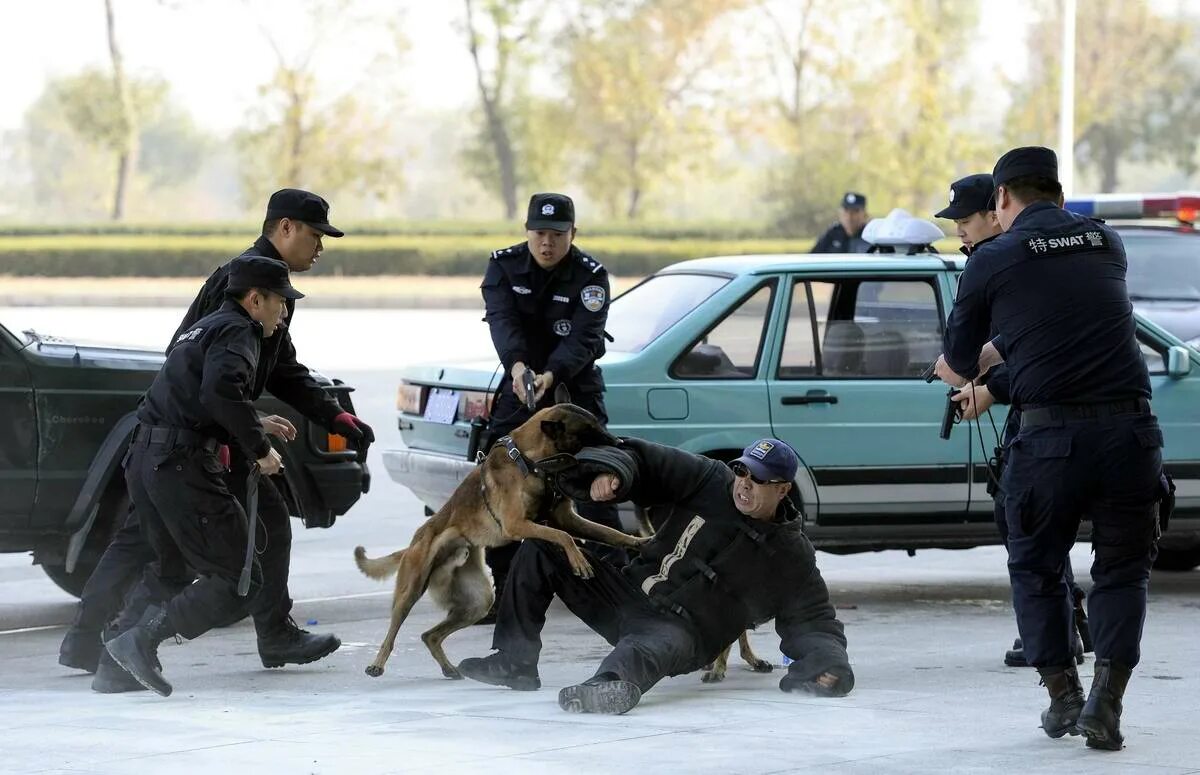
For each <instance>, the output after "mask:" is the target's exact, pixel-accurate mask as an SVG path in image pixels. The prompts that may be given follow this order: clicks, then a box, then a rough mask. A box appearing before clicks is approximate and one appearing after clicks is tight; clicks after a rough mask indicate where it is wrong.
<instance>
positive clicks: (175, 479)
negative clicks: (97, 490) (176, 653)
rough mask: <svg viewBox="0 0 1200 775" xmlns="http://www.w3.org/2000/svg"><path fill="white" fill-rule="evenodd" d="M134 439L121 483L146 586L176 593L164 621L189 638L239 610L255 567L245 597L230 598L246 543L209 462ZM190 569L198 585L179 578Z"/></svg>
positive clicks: (208, 456) (199, 453) (241, 521)
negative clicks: (144, 553)
mask: <svg viewBox="0 0 1200 775" xmlns="http://www.w3.org/2000/svg"><path fill="white" fill-rule="evenodd" d="M148 437H149V435H148V434H147V435H145V436H143V437H142V438H141V439H135V441H134V442H133V444H132V446H131V448H130V453H129V457H128V459H127V461H126V467H125V482H126V484H127V485H128V487H129V495H130V498H131V499H132V501H133V505H134V509H135V510H136V511H137V514H138V519H139V523H140V525H141V531H142V535H143V536H144V537H145V539H146V542H147V543H148V544H149V545H150V546H151V548H153V550H154V554H155V558H156V559H155V560H154V561H153V562H151V563H150V565H149V566H148V567H147V569H146V582H145V584H146V586H148V587H153V586H155V585H156V584H157V585H159V586H160V587H161V588H164V589H177V590H179V591H178V592H177V593H176V594H175V595H174V596H172V597H171V598H170V599H169V600H167V601H166V602H165V608H166V612H167V619H168V620H169V621H170V623H171V624H172V625H173V627H174V628H175V630H176V632H178V633H179V634H180V635H182V636H183V637H185V638H196V637H198V636H200V635H202V634H204V633H205V632H207V631H208V630H210V629H212V628H213V627H216V626H218V625H220V624H222V623H224V622H226V621H228V620H229V619H230V618H231V617H233V616H234V615H236V614H237V613H238V612H239V611H241V610H244V608H245V605H246V600H249V599H253V598H254V597H255V596H256V595H257V594H258V592H259V590H260V589H261V588H262V568H261V567H260V566H259V564H258V561H257V560H256V559H255V560H252V565H251V578H250V588H249V592H248V594H247V595H246V597H245V598H243V597H241V596H239V595H238V593H237V586H238V579H239V577H240V575H241V572H242V567H243V565H244V561H245V552H246V544H247V542H248V541H250V535H249V532H248V531H247V521H246V512H245V511H244V510H243V509H242V505H241V504H240V503H238V500H237V498H235V497H234V496H233V494H232V493H230V491H229V488H228V487H226V485H225V480H224V476H223V474H224V467H223V466H222V465H221V464H220V462H219V461H218V460H217V458H216V455H215V454H214V453H213V452H212V451H210V450H207V449H203V448H199V447H193V446H168V445H165V444H155V443H153V442H150V443H147V442H146V441H144V439H147V438H148ZM186 569H191V570H194V571H195V573H196V574H197V576H198V578H197V579H196V581H194V582H192V583H189V580H190V579H189V577H188V576H186V575H180V574H181V573H186V572H187V571H186Z"/></svg>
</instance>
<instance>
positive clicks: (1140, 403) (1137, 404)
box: [1021, 398, 1150, 428]
mask: <svg viewBox="0 0 1200 775" xmlns="http://www.w3.org/2000/svg"><path fill="white" fill-rule="evenodd" d="M1126 414H1129V415H1139V414H1150V402H1149V401H1147V400H1146V399H1144V398H1130V399H1127V400H1125V401H1110V402H1108V403H1103V404H1058V405H1056V406H1038V407H1034V408H1031V409H1022V410H1021V427H1022V428H1031V427H1036V426H1038V425H1062V424H1064V423H1068V422H1079V421H1083V420H1104V419H1107V418H1109V417H1119V416H1121V415H1126Z"/></svg>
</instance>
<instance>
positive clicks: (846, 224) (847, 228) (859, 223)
mask: <svg viewBox="0 0 1200 775" xmlns="http://www.w3.org/2000/svg"><path fill="white" fill-rule="evenodd" d="M869 220H871V216H869V215H867V198H866V197H865V196H863V195H862V194H860V193H858V192H857V191H847V192H846V193H845V194H842V208H841V210H839V211H838V222H837V223H835V224H834V225H832V226H830V227H829V229H828V230H826V232H825V233H824V234H822V235H821V238H820V239H819V240H817V243H816V244H815V245H813V249H812V251H811V252H813V253H866V252H867V250H868V249H870V247H871V244H870V243H869V242H867V241H866V240H864V239H863V238H862V233H863V229H865V228H866V227H867V221H869Z"/></svg>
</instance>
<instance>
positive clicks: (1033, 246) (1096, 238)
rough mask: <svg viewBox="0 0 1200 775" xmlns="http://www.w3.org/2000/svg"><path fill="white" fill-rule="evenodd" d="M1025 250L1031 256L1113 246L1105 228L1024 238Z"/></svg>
mask: <svg viewBox="0 0 1200 775" xmlns="http://www.w3.org/2000/svg"><path fill="white" fill-rule="evenodd" d="M1024 244H1025V250H1026V251H1027V252H1028V253H1029V255H1031V256H1048V255H1062V254H1066V253H1079V252H1083V251H1088V250H1106V249H1107V248H1109V247H1111V245H1110V243H1109V240H1108V235H1107V234H1105V233H1104V230H1103V229H1092V230H1089V231H1085V232H1080V233H1079V234H1038V235H1035V236H1032V237H1026V238H1025V239H1024Z"/></svg>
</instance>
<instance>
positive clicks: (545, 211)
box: [542, 205, 554, 215]
mask: <svg viewBox="0 0 1200 775" xmlns="http://www.w3.org/2000/svg"><path fill="white" fill-rule="evenodd" d="M542 215H554V205H542Z"/></svg>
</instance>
